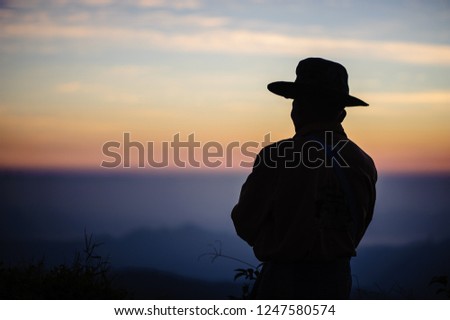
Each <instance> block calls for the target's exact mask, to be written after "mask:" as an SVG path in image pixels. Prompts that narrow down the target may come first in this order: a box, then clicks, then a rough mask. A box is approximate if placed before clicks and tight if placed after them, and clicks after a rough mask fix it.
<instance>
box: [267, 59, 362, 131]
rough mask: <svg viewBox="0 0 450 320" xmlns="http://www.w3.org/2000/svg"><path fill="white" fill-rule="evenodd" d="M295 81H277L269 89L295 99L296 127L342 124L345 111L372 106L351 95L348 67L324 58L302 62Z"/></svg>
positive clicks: (292, 114)
mask: <svg viewBox="0 0 450 320" xmlns="http://www.w3.org/2000/svg"><path fill="white" fill-rule="evenodd" d="M296 74H297V78H296V79H295V81H294V82H286V81H277V82H272V83H270V84H269V85H268V86H267V88H268V89H269V90H270V91H271V92H273V93H275V94H277V95H281V96H283V97H285V98H288V99H294V102H293V109H292V113H291V117H292V120H293V121H294V124H296V126H297V124H301V123H304V122H308V123H309V122H318V121H342V120H343V118H344V117H345V112H344V108H345V107H350V106H368V104H367V103H366V102H364V101H362V100H360V99H358V98H356V97H353V96H351V95H350V94H349V87H348V83H347V82H348V75H347V70H345V68H344V66H342V65H341V64H339V63H336V62H333V61H329V60H325V59H322V58H307V59H304V60H302V61H300V62H299V64H298V66H297V69H296Z"/></svg>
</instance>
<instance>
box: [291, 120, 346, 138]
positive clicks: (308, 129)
mask: <svg viewBox="0 0 450 320" xmlns="http://www.w3.org/2000/svg"><path fill="white" fill-rule="evenodd" d="M324 131H333V132H334V133H336V134H338V135H340V136H342V137H343V138H345V139H347V135H346V134H345V131H344V128H343V127H342V125H341V124H340V123H337V122H316V123H311V124H308V125H305V126H303V127H302V128H300V130H299V131H298V132H297V133H296V134H295V135H294V139H300V138H303V137H306V136H308V135H310V134H312V133H319V132H324Z"/></svg>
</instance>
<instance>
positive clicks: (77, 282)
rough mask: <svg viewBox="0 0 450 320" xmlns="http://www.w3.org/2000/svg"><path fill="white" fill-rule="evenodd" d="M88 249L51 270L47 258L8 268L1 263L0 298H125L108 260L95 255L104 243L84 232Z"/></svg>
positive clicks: (124, 293)
mask: <svg viewBox="0 0 450 320" xmlns="http://www.w3.org/2000/svg"><path fill="white" fill-rule="evenodd" d="M84 240H85V248H84V250H83V252H82V253H80V252H78V253H76V254H75V257H74V259H73V262H72V264H71V265H66V264H60V265H58V266H55V267H52V268H50V269H48V268H46V267H45V264H44V261H43V260H41V261H39V262H38V263H29V264H27V265H21V266H20V265H19V266H9V267H6V266H4V265H3V264H0V299H75V300H76V299H87V300H89V299H122V298H125V297H126V292H125V291H124V290H121V289H118V288H115V287H114V286H113V285H112V279H111V276H110V273H109V271H110V270H109V269H110V263H109V261H108V259H107V258H106V259H105V258H103V257H102V256H99V255H96V254H95V250H96V249H97V248H98V247H99V246H100V245H101V244H99V243H95V242H94V241H93V239H92V235H90V236H87V234H86V232H85V235H84Z"/></svg>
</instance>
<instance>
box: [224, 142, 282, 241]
mask: <svg viewBox="0 0 450 320" xmlns="http://www.w3.org/2000/svg"><path fill="white" fill-rule="evenodd" d="M276 172H277V170H276V166H275V165H274V163H273V161H272V159H271V158H270V147H266V148H264V149H263V150H261V152H260V153H259V154H258V156H257V157H256V160H255V164H254V166H253V171H252V172H251V173H250V175H249V176H248V177H247V180H246V181H245V183H244V185H243V186H242V190H241V194H240V196H239V201H238V203H237V204H236V206H235V207H234V208H233V210H232V212H231V218H232V220H233V223H234V226H235V228H236V232H237V234H238V235H239V236H240V237H241V238H242V239H244V240H245V241H247V242H248V244H249V245H250V246H253V245H254V243H255V240H256V237H257V235H258V232H259V230H260V226H261V225H262V223H263V222H264V221H265V220H266V219H267V217H268V216H269V214H270V212H271V209H272V208H271V206H272V199H273V194H274V192H273V191H274V188H275V186H276V181H277V174H276Z"/></svg>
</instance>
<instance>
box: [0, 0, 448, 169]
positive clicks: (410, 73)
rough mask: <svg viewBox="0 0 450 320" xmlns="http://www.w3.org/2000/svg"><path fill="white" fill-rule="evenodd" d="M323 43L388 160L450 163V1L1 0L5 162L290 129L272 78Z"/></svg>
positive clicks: (367, 143)
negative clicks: (111, 145) (111, 144)
mask: <svg viewBox="0 0 450 320" xmlns="http://www.w3.org/2000/svg"><path fill="white" fill-rule="evenodd" d="M309 56H318V57H324V58H327V59H331V60H334V61H338V62H340V63H342V64H343V65H344V66H345V67H346V68H347V70H348V73H349V85H350V92H351V94H352V95H355V96H357V97H359V98H361V99H363V100H364V101H367V102H368V103H369V104H370V107H368V108H349V109H348V116H347V119H346V121H345V122H344V127H345V128H346V131H347V133H348V135H349V137H350V138H351V139H352V140H354V141H355V142H356V143H358V144H359V145H360V146H361V147H362V148H363V149H364V150H366V151H367V152H368V153H369V154H371V155H372V156H373V158H374V160H375V162H376V163H377V166H378V169H379V170H380V171H385V172H399V171H401V172H431V171H432V172H436V171H445V172H450V125H449V122H450V2H449V1H447V0H442V1H437V0H432V1H425V0H424V1H414V0H411V1H382V0H380V1H368V0H366V1H356V0H354V1H352V0H348V1H333V0H329V1H313V0H311V1H297V0H276V1H269V0H230V1H215V0H210V1H207V0H173V1H169V0H140V1H131V0H122V1H119V0H81V1H75V0H48V1H45V0H23V1H22V0H21V1H13V0H11V1H8V0H6V1H5V0H0V70H1V73H0V137H1V138H0V168H46V169H49V168H58V169H66V168H67V169H80V168H81V169H102V168H101V167H100V165H101V163H102V161H104V160H108V161H110V160H111V158H108V157H106V156H105V155H104V154H102V146H103V145H104V144H105V143H106V142H108V141H117V142H120V143H122V142H123V136H124V133H129V135H130V138H131V139H132V140H133V141H138V142H140V143H142V144H146V143H147V142H153V143H154V146H155V148H156V151H157V154H156V158H159V157H160V156H161V154H160V152H161V150H160V147H161V145H162V142H163V141H169V142H170V141H172V140H173V138H174V136H175V135H176V134H179V137H180V139H181V140H183V141H187V139H188V136H189V135H190V134H194V135H195V139H196V141H198V142H200V144H201V145H202V146H203V145H205V144H206V143H208V142H213V141H217V142H219V143H220V144H221V145H223V146H224V148H225V147H226V145H227V144H230V143H231V142H238V143H239V144H240V145H242V144H244V143H245V142H249V141H255V142H258V143H259V142H261V141H263V139H264V136H265V135H266V134H267V133H269V132H270V134H271V139H272V141H275V140H278V139H282V138H287V137H290V136H292V135H293V126H292V124H291V120H290V118H289V113H290V108H291V106H290V103H291V102H290V101H289V100H285V99H283V98H280V97H278V96H275V95H273V94H271V93H270V92H269V91H267V89H266V85H267V83H269V82H272V81H276V80H286V81H293V80H294V79H295V67H296V65H297V63H298V61H299V60H300V59H303V58H306V57H309ZM254 150H256V151H257V149H256V148H255V149H254ZM132 155H134V156H135V157H134V159H132V163H134V164H135V165H136V160H137V154H136V153H132ZM196 156H197V157H198V158H197V160H201V150H200V149H199V150H196ZM235 156H236V157H237V158H239V155H237V154H235ZM247 160H248V158H247ZM236 163H237V162H236ZM236 163H235V169H237V165H236ZM219 169H220V168H217V170H219ZM102 170H106V169H102Z"/></svg>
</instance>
